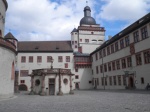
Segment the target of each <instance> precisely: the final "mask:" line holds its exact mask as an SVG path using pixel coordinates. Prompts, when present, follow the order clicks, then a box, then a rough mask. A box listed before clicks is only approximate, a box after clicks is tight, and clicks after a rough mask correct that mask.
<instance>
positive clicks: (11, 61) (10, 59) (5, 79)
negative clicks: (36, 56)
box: [0, 0, 17, 99]
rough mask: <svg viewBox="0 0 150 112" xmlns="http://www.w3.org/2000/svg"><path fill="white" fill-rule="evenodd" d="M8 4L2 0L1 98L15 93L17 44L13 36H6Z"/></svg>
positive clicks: (0, 12)
mask: <svg viewBox="0 0 150 112" xmlns="http://www.w3.org/2000/svg"><path fill="white" fill-rule="evenodd" d="M7 7H8V4H7V1H6V0H0V58H1V60H0V68H1V70H0V77H1V78H0V99H1V98H9V97H12V96H13V94H14V78H15V62H16V61H15V59H16V54H17V53H16V46H15V44H14V43H13V42H11V41H10V40H12V38H9V39H8V40H7V38H6V39H5V38H4V26H5V13H6V10H7Z"/></svg>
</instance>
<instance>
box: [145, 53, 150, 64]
mask: <svg viewBox="0 0 150 112" xmlns="http://www.w3.org/2000/svg"><path fill="white" fill-rule="evenodd" d="M144 62H145V64H147V63H150V51H145V52H144Z"/></svg>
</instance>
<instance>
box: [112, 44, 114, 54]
mask: <svg viewBox="0 0 150 112" xmlns="http://www.w3.org/2000/svg"><path fill="white" fill-rule="evenodd" d="M111 53H114V44H112V45H111Z"/></svg>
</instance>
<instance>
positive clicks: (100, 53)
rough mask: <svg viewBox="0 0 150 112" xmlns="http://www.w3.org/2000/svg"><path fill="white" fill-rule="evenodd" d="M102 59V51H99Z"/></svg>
mask: <svg viewBox="0 0 150 112" xmlns="http://www.w3.org/2000/svg"><path fill="white" fill-rule="evenodd" d="M101 58H102V51H99V59H101Z"/></svg>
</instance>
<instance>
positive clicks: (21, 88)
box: [19, 84, 28, 91]
mask: <svg viewBox="0 0 150 112" xmlns="http://www.w3.org/2000/svg"><path fill="white" fill-rule="evenodd" d="M27 90H28V88H27V86H26V85H25V84H21V85H19V91H27Z"/></svg>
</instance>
